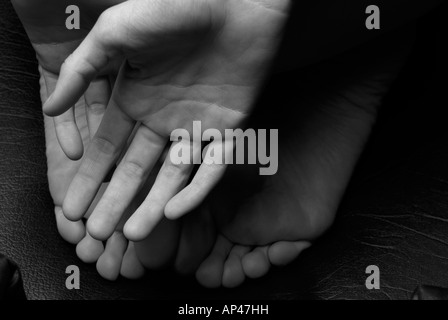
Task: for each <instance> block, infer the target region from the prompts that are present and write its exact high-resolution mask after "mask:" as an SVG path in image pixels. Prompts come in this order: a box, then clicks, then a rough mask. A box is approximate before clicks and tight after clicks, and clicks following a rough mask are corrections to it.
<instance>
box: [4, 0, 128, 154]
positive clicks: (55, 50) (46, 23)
mask: <svg viewBox="0 0 448 320" xmlns="http://www.w3.org/2000/svg"><path fill="white" fill-rule="evenodd" d="M122 1H123V0H99V1H88V0H74V1H68V0H33V1H28V0H12V4H13V5H14V8H15V10H16V12H17V14H18V16H19V18H20V20H21V22H22V24H23V26H24V28H25V30H26V32H27V34H28V36H29V38H30V41H31V44H32V45H33V47H34V49H35V50H36V56H37V59H38V61H39V67H40V73H41V77H42V81H41V85H42V86H44V87H45V88H42V89H43V90H44V91H45V95H46V93H47V91H48V93H49V94H51V93H52V91H53V89H54V84H55V83H56V81H57V78H58V73H59V70H60V68H61V65H62V63H63V62H64V60H65V59H66V58H67V57H68V56H69V55H70V54H71V53H72V52H73V51H74V50H75V49H76V48H77V47H78V45H79V44H80V43H81V42H82V40H83V39H84V37H85V36H86V35H87V34H88V32H89V30H90V29H91V28H92V27H93V25H94V24H95V21H96V20H97V18H98V16H99V15H100V14H101V12H103V11H104V10H106V9H107V8H108V7H110V6H113V5H115V4H117V3H120V2H122ZM73 4H74V5H77V6H78V7H79V8H80V11H81V14H82V29H80V30H68V29H67V28H66V27H65V19H66V17H67V15H66V13H65V9H66V7H67V6H69V5H73ZM50 87H51V90H49V89H50ZM47 89H48V90H47ZM109 97H110V86H109V80H108V79H107V78H99V79H96V80H94V81H92V83H91V85H90V86H89V88H88V89H87V90H86V92H85V93H84V97H83V98H82V100H83V101H82V102H84V104H85V107H86V111H85V116H86V117H87V119H88V127H89V131H90V132H91V136H93V133H94V132H95V131H96V130H97V128H98V126H99V123H100V122H101V117H102V115H103V114H104V110H105V108H106V105H107V101H108V100H109ZM75 103H76V102H74V103H73V106H74V105H75ZM80 103H81V100H80ZM74 110H75V109H74V108H68V109H67V112H65V113H63V114H61V115H60V116H57V117H54V127H55V130H56V134H57V138H58V141H59V143H60V145H61V148H62V150H63V151H64V153H65V154H66V155H67V156H68V157H69V158H71V159H74V160H77V159H79V158H81V156H82V154H83V143H82V138H81V134H79V130H78V127H77V126H76V122H75V114H74Z"/></svg>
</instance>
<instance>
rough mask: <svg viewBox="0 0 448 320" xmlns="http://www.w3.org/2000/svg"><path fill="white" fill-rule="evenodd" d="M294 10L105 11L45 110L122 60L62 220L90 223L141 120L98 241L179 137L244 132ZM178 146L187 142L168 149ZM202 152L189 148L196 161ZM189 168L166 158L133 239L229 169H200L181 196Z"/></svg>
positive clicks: (177, 6) (98, 223)
mask: <svg viewBox="0 0 448 320" xmlns="http://www.w3.org/2000/svg"><path fill="white" fill-rule="evenodd" d="M288 8H289V1H272V3H269V1H255V0H252V1H250V0H230V1H220V0H216V1H210V0H209V1H200V0H188V1H185V0H183V1H180V0H170V1H146V0H133V1H128V2H125V3H122V4H120V5H117V6H114V7H112V8H110V9H108V10H106V11H105V12H104V13H103V14H102V15H101V16H100V18H99V20H98V22H97V23H96V25H95V27H94V28H93V29H92V31H91V32H90V33H89V34H88V36H87V37H86V38H85V40H84V41H83V42H82V44H81V45H80V46H79V47H78V49H77V50H76V51H75V52H74V53H73V54H72V55H71V56H70V57H69V58H68V59H67V60H66V61H65V63H64V65H63V66H62V69H61V73H60V77H59V81H58V84H57V86H56V89H55V91H54V93H53V95H52V97H50V98H49V99H48V100H47V102H46V104H45V106H44V111H45V113H47V114H48V115H52V116H55V115H59V114H62V113H64V112H65V111H66V110H68V109H69V108H70V106H71V105H72V104H73V103H74V102H75V101H77V99H78V98H79V97H80V96H81V95H82V94H83V93H84V92H85V90H86V89H87V88H88V87H89V85H90V83H91V81H92V80H93V79H95V78H96V77H97V76H98V74H100V73H101V72H103V71H104V70H105V69H107V68H109V67H110V63H111V61H116V60H117V59H119V58H121V59H123V61H125V62H124V63H123V65H122V67H121V69H120V73H119V76H118V78H117V82H116V84H115V87H114V88H113V93H112V96H111V99H110V101H109V104H108V107H107V110H106V113H105V115H104V118H103V120H102V123H101V125H100V127H99V129H98V132H97V134H96V135H95V137H94V139H93V140H92V143H91V145H90V147H89V149H88V150H87V152H86V154H85V157H84V160H83V163H82V164H81V166H80V169H79V171H78V173H77V175H76V176H75V177H74V179H73V182H72V184H71V186H70V188H69V190H68V193H67V197H66V198H65V200H64V203H63V208H64V214H65V215H66V216H67V217H68V218H69V219H71V220H77V219H80V218H81V217H82V216H83V215H84V213H85V212H86V210H87V208H88V207H89V205H90V203H91V201H92V199H93V197H94V196H95V194H96V192H97V190H98V188H99V186H100V185H101V182H102V181H103V179H104V177H105V176H106V174H107V172H108V171H109V170H110V168H111V166H112V165H113V164H114V163H115V161H116V160H117V157H118V156H119V154H120V153H121V152H122V149H123V147H124V145H125V144H126V141H127V139H128V137H129V136H130V134H131V131H132V129H133V128H134V126H135V124H136V122H137V121H138V122H139V123H140V126H139V128H138V130H137V132H136V134H135V137H134V138H133V140H132V142H131V144H130V147H129V149H128V151H127V152H126V154H125V155H124V157H123V159H122V161H121V163H120V164H119V166H118V167H117V169H116V170H115V173H114V176H113V177H112V180H111V183H110V185H109V187H108V189H107V190H106V192H105V194H104V196H103V197H102V199H101V200H100V202H99V204H98V206H97V207H96V209H95V211H94V212H93V214H92V216H91V217H90V219H89V221H88V230H89V232H90V234H91V235H92V236H93V237H95V238H97V239H106V238H108V237H109V236H110V235H111V233H112V232H113V230H114V229H115V226H116V224H117V223H118V221H119V220H120V217H121V215H122V213H123V211H124V208H126V206H127V205H128V204H129V203H130V202H131V201H132V199H133V197H134V196H135V194H136V193H137V191H138V190H139V188H140V186H141V184H142V182H143V181H145V179H146V177H147V175H148V174H149V172H150V171H151V170H152V167H153V165H154V163H155V162H156V161H157V159H158V158H159V157H160V155H161V153H162V151H163V150H164V148H165V146H166V144H167V142H168V140H169V138H170V134H171V133H172V131H173V130H175V129H179V128H183V129H187V130H188V131H189V132H190V133H191V131H192V124H193V121H195V120H198V121H201V122H202V128H203V129H204V130H205V129H207V128H215V129H218V130H220V131H221V132H223V131H224V129H229V128H236V127H238V126H241V125H242V122H243V121H244V120H245V119H246V118H247V115H248V114H249V113H250V110H251V108H252V105H253V103H254V100H255V98H256V94H257V92H258V91H259V90H260V87H261V85H262V82H263V80H264V77H265V76H266V73H267V70H268V68H269V64H270V62H271V60H272V58H273V56H274V54H275V52H276V48H277V44H278V42H279V40H280V35H281V31H282V27H283V25H284V23H285V21H286V18H287V11H288ZM179 143H185V141H183V142H182V141H181V142H174V143H173V144H172V146H171V148H173V146H176V145H177V144H179ZM197 143H198V142H193V145H190V144H188V143H187V144H188V147H190V148H192V149H193V151H195V150H196V151H195V152H197V150H198V149H199V151H200V148H198V145H197ZM226 143H229V142H228V141H213V142H211V144H210V145H209V146H210V147H212V146H213V147H222V146H223V145H224V144H226ZM230 143H233V141H232V142H230ZM195 144H196V145H195ZM205 160H207V159H205ZM192 169H193V164H181V165H175V164H173V163H172V162H171V161H170V157H169V156H168V157H166V160H165V162H164V165H163V167H162V168H161V170H160V172H159V174H158V177H157V180H156V182H155V185H154V186H153V188H152V189H151V191H150V193H149V194H148V196H147V198H146V200H145V201H144V202H143V204H142V205H141V206H140V208H139V209H138V210H137V211H136V212H135V213H134V215H133V216H132V217H131V218H130V220H129V221H128V223H127V224H126V225H125V228H124V232H125V235H126V237H128V238H129V239H130V240H134V241H138V240H142V239H143V238H145V237H146V236H147V235H148V234H149V233H150V231H151V229H152V228H153V227H154V226H155V225H156V224H157V222H158V221H159V220H160V219H161V218H162V216H163V214H164V212H165V215H166V216H167V217H169V218H175V217H179V216H181V215H182V214H184V213H186V212H188V211H190V210H191V209H193V208H194V207H196V206H197V205H198V204H199V203H200V202H201V201H202V200H203V199H204V198H205V196H206V195H207V194H208V192H209V191H210V190H211V189H212V188H213V186H214V185H215V184H216V183H217V182H218V180H219V179H220V177H221V176H222V174H223V172H224V170H225V165H221V164H205V163H203V164H202V165H201V166H200V168H199V169H198V171H197V173H196V175H195V176H194V178H193V179H192V181H191V183H190V184H189V185H188V186H186V187H185V188H184V186H185V185H186V184H187V181H188V178H189V176H190V174H191V172H192ZM182 188H184V189H183V190H182ZM181 190H182V191H181ZM179 191H180V192H179Z"/></svg>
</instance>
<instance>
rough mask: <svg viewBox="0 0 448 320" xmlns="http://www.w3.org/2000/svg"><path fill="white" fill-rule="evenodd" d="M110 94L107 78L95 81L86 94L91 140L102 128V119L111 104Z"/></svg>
mask: <svg viewBox="0 0 448 320" xmlns="http://www.w3.org/2000/svg"><path fill="white" fill-rule="evenodd" d="M110 94H111V90H110V85H109V80H108V79H107V78H98V79H95V80H93V81H92V82H91V83H90V86H89V88H88V89H87V91H86V93H85V94H84V98H85V102H86V107H87V110H86V114H87V124H88V127H89V133H90V138H91V139H92V138H93V136H94V135H95V133H96V132H97V130H98V128H99V126H100V123H101V119H102V118H103V115H104V112H105V111H106V106H107V103H108V102H109V98H110Z"/></svg>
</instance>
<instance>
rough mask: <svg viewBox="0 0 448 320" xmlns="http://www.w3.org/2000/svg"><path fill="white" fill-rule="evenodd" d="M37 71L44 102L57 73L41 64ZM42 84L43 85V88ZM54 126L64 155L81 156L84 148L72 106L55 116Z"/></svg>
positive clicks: (51, 89)
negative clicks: (39, 76) (47, 69)
mask: <svg viewBox="0 0 448 320" xmlns="http://www.w3.org/2000/svg"><path fill="white" fill-rule="evenodd" d="M39 72H40V74H41V98H42V102H45V100H47V97H48V95H50V94H51V93H52V92H53V91H54V89H55V86H56V82H57V75H55V74H53V73H50V72H48V71H46V70H45V69H43V68H42V67H41V66H39ZM42 80H43V81H42ZM42 86H44V87H45V90H44V88H42ZM54 127H55V131H56V137H57V139H58V142H59V145H60V146H61V149H62V150H63V151H64V153H65V155H66V156H67V157H68V158H70V159H72V160H78V159H79V158H81V157H82V154H83V152H84V148H83V143H82V137H81V135H80V133H79V130H78V127H77V125H76V121H75V114H74V108H70V109H69V110H67V111H66V112H65V113H63V114H61V115H60V116H58V117H55V118H54Z"/></svg>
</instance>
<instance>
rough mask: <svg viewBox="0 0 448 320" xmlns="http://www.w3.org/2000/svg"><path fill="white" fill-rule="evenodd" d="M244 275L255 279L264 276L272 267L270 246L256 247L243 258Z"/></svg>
mask: <svg viewBox="0 0 448 320" xmlns="http://www.w3.org/2000/svg"><path fill="white" fill-rule="evenodd" d="M242 265H243V270H244V273H245V274H246V276H247V277H249V278H252V279H255V278H260V277H262V276H264V275H265V274H266V273H267V272H268V271H269V268H270V267H271V263H270V262H269V258H268V246H264V247H256V248H255V249H254V250H252V251H251V252H249V253H247V254H246V255H245V256H244V257H243V258H242Z"/></svg>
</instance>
